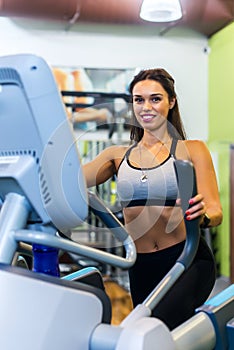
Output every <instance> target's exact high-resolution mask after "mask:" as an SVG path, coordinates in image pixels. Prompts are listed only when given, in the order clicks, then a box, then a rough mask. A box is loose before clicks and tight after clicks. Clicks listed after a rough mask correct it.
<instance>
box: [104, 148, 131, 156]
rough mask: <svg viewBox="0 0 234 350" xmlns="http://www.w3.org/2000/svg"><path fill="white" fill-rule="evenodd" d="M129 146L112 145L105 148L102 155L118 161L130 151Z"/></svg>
mask: <svg viewBox="0 0 234 350" xmlns="http://www.w3.org/2000/svg"><path fill="white" fill-rule="evenodd" d="M129 147H130V146H129V145H111V146H109V147H107V148H105V149H104V150H103V151H102V153H104V154H105V155H106V156H108V158H109V157H110V158H112V159H116V158H122V157H124V155H125V153H126V152H127V150H128V149H129Z"/></svg>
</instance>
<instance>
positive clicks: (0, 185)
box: [0, 54, 234, 350]
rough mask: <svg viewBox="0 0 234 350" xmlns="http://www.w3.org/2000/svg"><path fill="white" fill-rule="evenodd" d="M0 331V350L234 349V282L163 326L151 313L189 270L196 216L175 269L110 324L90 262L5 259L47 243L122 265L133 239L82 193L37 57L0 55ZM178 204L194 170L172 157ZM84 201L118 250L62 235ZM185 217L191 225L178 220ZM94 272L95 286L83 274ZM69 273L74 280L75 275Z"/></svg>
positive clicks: (57, 100)
mask: <svg viewBox="0 0 234 350" xmlns="http://www.w3.org/2000/svg"><path fill="white" fill-rule="evenodd" d="M0 105H1V109H0V117H1V129H0V198H1V201H2V208H1V212H0V281H1V283H0V285H1V288H0V308H1V312H0V334H1V348H2V349H4V350H15V349H23V350H29V349H30V350H31V349H32V348H33V349H34V350H49V349H57V350H64V349H69V350H77V349H81V350H99V349H100V350H114V349H116V350H125V349H129V350H131V349H132V350H151V349H152V350H153V349H154V350H157V349H160V350H161V349H164V350H174V349H177V350H185V349H188V350H195V349H200V350H201V349H202V350H211V349H216V350H218V349H228V350H231V349H232V348H233V346H234V286H233V285H232V286H230V287H229V288H227V289H226V290H224V291H223V292H222V293H220V294H219V295H217V296H215V297H214V298H212V299H211V300H209V301H208V302H207V303H205V304H204V305H203V306H201V308H199V310H197V313H196V315H195V316H194V317H192V318H191V319H190V320H188V321H187V322H185V323H184V324H182V325H180V326H179V327H178V328H176V329H175V330H173V331H172V332H170V331H169V330H168V328H167V327H166V326H165V325H164V324H163V322H161V321H160V320H158V319H156V318H153V317H150V316H151V310H152V309H153V308H154V307H155V306H157V303H158V302H159V301H160V300H161V298H162V297H163V296H164V295H165V294H166V293H167V291H168V290H169V289H170V287H171V286H172V285H173V283H174V282H175V281H176V280H177V278H178V277H179V276H180V275H181V274H182V273H183V271H184V270H185V269H186V268H188V266H189V265H190V262H191V261H192V259H193V256H194V255H195V252H196V249H197V245H198V240H199V228H198V223H197V222H196V221H193V222H192V223H187V224H186V228H187V240H186V244H185V249H184V251H183V252H182V254H181V256H180V257H179V259H178V260H177V262H176V264H175V266H174V267H173V268H172V270H171V271H169V273H168V274H167V275H166V276H165V278H164V279H163V280H162V281H161V283H160V284H159V285H158V286H156V287H155V289H154V290H153V291H152V293H151V294H150V295H149V296H148V298H147V299H146V300H145V301H144V302H143V303H142V304H141V305H138V306H137V307H136V308H135V309H134V310H133V311H132V312H131V313H130V314H129V315H128V316H127V317H126V319H124V321H123V322H122V323H121V324H120V325H119V326H112V325H111V324H110V319H111V312H110V301H109V298H108V297H107V295H106V294H105V291H104V289H103V288H102V281H101V278H100V275H98V271H96V269H88V271H87V270H86V269H85V270H81V271H80V272H79V273H78V274H76V275H75V276H74V275H70V276H67V277H66V278H58V277H54V276H49V275H47V274H43V273H37V272H34V271H30V270H26V269H22V268H20V267H15V266H12V261H13V259H14V256H15V253H16V252H17V250H18V249H19V245H20V244H21V243H24V244H29V245H33V244H39V245H45V246H48V247H55V248H57V249H61V250H63V251H69V252H71V253H74V254H78V255H83V256H85V257H89V258H91V259H93V260H97V261H99V262H103V263H106V264H110V265H113V266H116V267H120V268H123V269H128V268H129V267H130V266H132V264H134V262H135V259H136V251H135V245H134V242H133V241H132V239H131V237H130V236H129V235H128V233H127V232H126V230H125V229H124V227H123V225H122V224H121V223H120V222H119V221H118V220H117V219H116V218H115V216H114V215H113V214H112V213H111V211H110V210H109V209H108V208H107V207H106V206H105V204H104V203H103V202H102V201H101V200H100V199H99V198H98V197H97V196H96V195H94V194H92V193H88V192H87V190H86V186H85V181H84V178H83V174H82V167H81V165H80V160H79V154H78V150H77V145H76V140H75V139H74V137H73V133H72V127H71V125H70V122H69V121H68V119H67V117H66V112H65V109H64V106H63V102H62V100H61V95H60V93H59V92H58V90H57V86H56V83H55V81H54V78H53V75H52V72H51V70H50V68H49V66H48V65H47V63H46V62H45V61H44V60H43V59H41V58H40V57H37V56H34V55H29V54H22V55H13V56H6V57H1V58H0ZM175 166H176V171H177V176H178V185H179V190H180V196H181V199H182V209H183V210H184V211H185V210H186V203H187V200H188V198H190V194H191V189H193V188H194V182H193V179H194V174H193V167H192V165H191V163H189V162H183V161H176V163H175ZM88 205H89V206H90V207H91V209H92V211H93V212H94V213H95V215H97V216H98V217H99V218H100V219H101V220H102V221H103V222H104V224H105V225H106V226H107V227H108V228H109V229H110V231H111V232H112V233H113V235H114V236H115V237H116V238H117V239H118V240H119V241H120V242H121V243H122V244H123V246H124V249H125V252H126V255H125V257H120V256H116V255H114V254H111V253H108V252H105V251H100V250H98V249H95V248H91V247H87V246H83V245H80V244H78V243H75V242H73V241H71V240H69V239H66V238H62V237H61V236H60V235H59V234H58V233H59V232H61V233H63V235H65V236H66V235H69V232H70V230H72V229H74V228H76V227H77V226H79V225H81V224H82V223H83V222H84V221H85V219H86V217H87V212H88ZM189 224H191V226H187V225H189ZM94 275H98V279H97V278H96V279H95V280H96V281H97V280H98V283H97V284H96V285H95V283H93V282H92V283H90V284H89V283H87V281H85V279H88V280H89V281H90V279H89V278H88V277H90V276H93V277H94ZM74 279H75V280H76V281H75V282H74Z"/></svg>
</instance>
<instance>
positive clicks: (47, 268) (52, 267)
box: [32, 244, 60, 277]
mask: <svg viewBox="0 0 234 350" xmlns="http://www.w3.org/2000/svg"><path fill="white" fill-rule="evenodd" d="M32 250H33V271H35V272H40V273H45V274H47V275H52V276H57V277H60V271H59V257H58V249H57V248H54V247H48V246H44V245H40V244H33V247H32Z"/></svg>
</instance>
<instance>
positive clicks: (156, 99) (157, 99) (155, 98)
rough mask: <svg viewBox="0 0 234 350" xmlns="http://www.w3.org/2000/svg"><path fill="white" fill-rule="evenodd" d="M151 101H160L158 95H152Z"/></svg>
mask: <svg viewBox="0 0 234 350" xmlns="http://www.w3.org/2000/svg"><path fill="white" fill-rule="evenodd" d="M152 101H153V102H159V101H161V98H160V97H158V96H156V97H153V98H152Z"/></svg>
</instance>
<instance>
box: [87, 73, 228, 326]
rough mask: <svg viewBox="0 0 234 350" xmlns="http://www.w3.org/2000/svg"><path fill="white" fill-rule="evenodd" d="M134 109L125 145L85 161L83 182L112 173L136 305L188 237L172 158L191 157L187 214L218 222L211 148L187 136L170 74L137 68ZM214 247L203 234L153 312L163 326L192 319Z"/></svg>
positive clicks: (211, 277)
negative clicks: (130, 248)
mask: <svg viewBox="0 0 234 350" xmlns="http://www.w3.org/2000/svg"><path fill="white" fill-rule="evenodd" d="M129 90H130V93H131V95H132V107H133V125H132V127H131V136H130V138H131V141H134V143H133V145H131V146H111V147H109V148H107V149H105V150H104V151H102V152H101V153H100V154H99V155H98V156H97V157H96V158H95V159H94V160H93V161H91V162H90V163H88V164H86V165H85V166H84V171H85V176H86V179H87V185H88V186H89V187H90V186H93V185H97V184H101V183H103V182H104V181H106V180H107V179H109V178H110V177H112V176H113V175H114V174H116V175H117V193H118V195H119V199H120V201H121V203H122V206H123V215H124V221H125V225H126V228H127V230H128V232H129V233H130V234H131V236H132V237H133V239H134V241H135V244H136V249H137V260H136V263H135V264H134V266H133V267H132V268H131V269H130V270H129V279H130V289H131V295H132V300H133V304H134V306H136V305H137V304H139V303H142V302H143V301H144V300H145V298H146V297H147V296H148V295H149V293H150V292H151V291H152V290H153V288H154V287H155V286H156V285H157V284H158V283H159V282H160V281H161V280H162V278H163V277H164V276H165V275H166V273H167V272H168V271H169V270H170V269H171V267H172V266H173V265H174V264H175V262H176V260H177V258H178V257H179V255H180V253H181V252H182V250H183V247H184V242H185V238H186V230H185V224H184V220H183V215H182V211H181V208H180V206H179V199H178V187H177V182H176V175H175V171H174V166H173V162H174V159H183V160H190V161H191V162H192V163H193V165H194V168H195V172H196V177H197V189H198V194H197V195H195V196H194V197H192V198H191V199H190V200H189V204H190V207H189V209H188V210H187V211H186V213H185V220H193V219H195V218H199V220H200V224H201V226H203V227H208V226H209V227H212V226H217V225H219V224H220V223H221V221H222V208H221V204H220V200H219V195H218V188H217V181H216V176H215V171H214V167H213V163H212V159H211V156H210V153H209V151H208V149H207V147H206V145H205V144H204V143H203V142H202V141H197V140H186V137H185V133H184V130H183V126H182V122H181V118H180V113H179V108H178V103H177V98H176V93H175V90H174V80H173V78H172V77H171V76H170V75H169V74H168V73H167V72H166V71H165V70H164V69H149V70H144V71H141V72H140V73H139V74H137V75H136V76H135V77H134V79H133V81H132V82H131V84H130V88H129ZM215 277H216V275H215V263H214V259H213V256H212V253H211V251H210V249H209V248H208V246H207V245H206V243H205V241H204V240H203V239H202V238H201V240H200V244H199V247H198V251H197V254H196V257H195V259H194V262H193V263H192V265H191V267H190V268H189V269H188V271H186V272H185V273H184V274H183V275H182V276H181V277H180V278H179V280H178V281H177V282H176V283H175V285H174V286H173V287H172V288H171V290H170V291H169V292H168V293H167V295H166V296H165V297H164V298H163V299H162V300H161V302H160V303H159V304H158V305H157V306H156V308H155V310H153V316H155V317H157V318H159V319H161V320H162V321H163V322H164V323H165V324H166V325H167V326H168V327H169V329H173V328H175V327H177V326H178V325H179V324H181V323H182V322H184V321H185V320H187V319H188V318H190V317H191V316H192V315H193V314H194V311H195V309H196V308H197V307H198V306H200V305H202V304H203V303H204V302H205V300H206V299H207V297H208V296H209V294H210V292H211V290H212V288H213V285H214V282H215Z"/></svg>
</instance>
